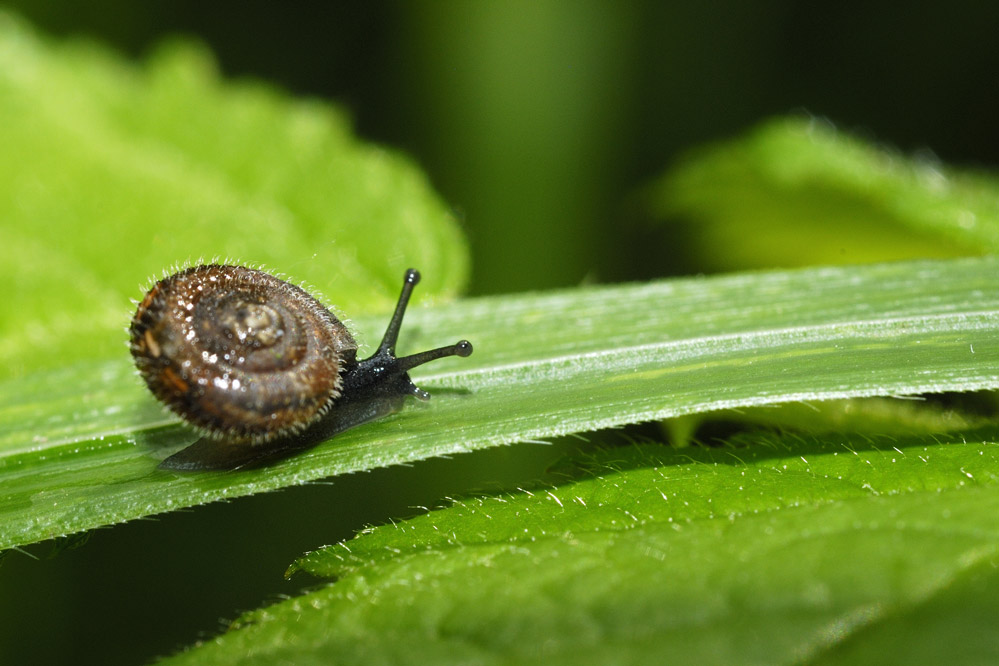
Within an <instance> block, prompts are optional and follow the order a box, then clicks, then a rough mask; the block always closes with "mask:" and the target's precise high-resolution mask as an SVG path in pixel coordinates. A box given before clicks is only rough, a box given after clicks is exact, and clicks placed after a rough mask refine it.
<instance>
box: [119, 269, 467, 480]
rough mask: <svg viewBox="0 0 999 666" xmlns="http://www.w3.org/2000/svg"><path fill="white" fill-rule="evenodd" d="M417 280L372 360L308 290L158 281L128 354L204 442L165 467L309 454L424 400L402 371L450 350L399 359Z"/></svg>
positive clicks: (207, 272) (407, 287)
mask: <svg viewBox="0 0 999 666" xmlns="http://www.w3.org/2000/svg"><path fill="white" fill-rule="evenodd" d="M419 280H420V274H419V273H418V272H417V271H416V270H414V269H409V270H408V271H406V274H405V278H404V282H403V288H402V293H401V294H400V296H399V301H398V303H397V305H396V309H395V313H394V314H393V316H392V319H391V320H390V322H389V325H388V328H387V329H386V331H385V336H384V338H383V339H382V342H381V344H380V345H379V347H378V349H377V350H376V351H375V353H374V354H373V355H372V356H371V357H370V358H367V359H363V360H358V358H357V343H356V341H355V340H354V337H353V336H352V335H351V333H350V331H348V330H347V328H346V326H344V324H343V323H342V322H341V321H340V320H339V319H337V317H336V316H335V315H334V314H333V313H332V312H330V311H329V309H327V308H326V307H325V306H324V305H322V304H321V303H320V302H319V301H317V300H316V299H315V298H313V297H312V296H311V295H309V294H308V293H307V292H306V291H304V290H303V289H301V288H300V287H297V286H295V285H293V284H290V283H288V282H285V281H283V280H281V279H279V278H276V277H274V276H273V275H270V274H268V273H265V272H263V271H260V270H256V269H252V268H246V267H243V266H231V265H217V264H212V265H206V266H195V267H192V268H188V269H186V270H183V271H180V272H179V273H176V274H174V275H171V276H169V277H166V278H164V279H162V280H160V281H159V282H157V283H156V284H155V285H153V287H152V288H151V289H150V290H149V292H148V293H147V294H146V295H145V297H144V298H143V299H142V301H141V302H140V303H139V306H138V308H137V310H136V312H135V315H134V316H133V318H132V322H131V326H130V327H129V334H130V349H131V352H132V357H133V358H134V360H135V364H136V367H137V368H138V370H139V374H140V375H141V376H142V377H143V379H144V380H145V381H146V384H147V385H148V386H149V389H150V391H152V393H153V394H154V395H155V396H156V397H157V398H158V399H159V400H160V401H161V402H163V403H164V404H165V405H166V406H167V407H169V408H170V409H171V410H172V411H173V412H174V413H176V414H178V415H179V416H181V417H182V418H183V419H184V420H185V421H187V422H188V423H190V424H191V425H193V426H195V427H196V428H198V429H199V430H201V431H202V432H203V433H204V437H202V438H201V439H200V440H198V441H197V442H195V443H194V444H192V445H191V446H189V447H187V448H186V449H183V450H182V451H180V452H178V453H176V454H174V455H172V456H170V457H169V458H167V459H166V460H164V461H163V462H162V463H161V467H165V468H171V469H233V468H237V467H243V466H247V465H255V464H258V463H261V462H267V461H269V460H271V459H273V458H276V457H279V456H283V455H288V454H290V453H293V452H295V451H298V450H301V449H304V448H308V447H310V446H314V445H315V444H318V443H319V442H321V441H323V440H325V439H329V438H330V437H332V436H333V435H336V434H337V433H339V432H343V431H344V430H347V429H349V428H352V427H354V426H357V425H360V424H362V423H367V422H368V421H372V420H374V419H377V418H380V417H382V416H385V415H387V414H391V413H393V412H396V411H398V410H399V409H401V408H402V406H403V404H404V399H405V397H406V396H407V395H413V396H415V397H417V398H420V399H422V400H426V399H428V398H429V397H430V395H429V394H428V393H427V392H426V391H424V390H422V389H420V388H418V387H417V386H416V385H415V384H413V382H412V380H411V379H410V378H409V374H408V372H409V370H411V369H412V368H414V367H416V366H418V365H422V364H423V363H426V362H428V361H432V360H434V359H438V358H443V357H446V356H468V355H469V354H471V353H472V345H471V344H470V343H469V342H468V341H467V340H462V341H460V342H458V343H456V344H454V345H449V346H446V347H440V348H438V349H432V350H429V351H425V352H422V353H419V354H414V355H412V356H405V357H402V358H396V356H395V345H396V340H397V338H398V335H399V329H400V326H401V324H402V318H403V314H404V313H405V310H406V306H407V304H408V302H409V298H410V295H411V294H412V291H413V287H415V286H416V284H417V283H419Z"/></svg>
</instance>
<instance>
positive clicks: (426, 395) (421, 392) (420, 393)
mask: <svg viewBox="0 0 999 666" xmlns="http://www.w3.org/2000/svg"><path fill="white" fill-rule="evenodd" d="M413 395H414V396H416V397H417V398H419V399H420V400H430V394H429V393H427V392H426V391H424V390H423V389H421V388H417V387H416V386H414V387H413Z"/></svg>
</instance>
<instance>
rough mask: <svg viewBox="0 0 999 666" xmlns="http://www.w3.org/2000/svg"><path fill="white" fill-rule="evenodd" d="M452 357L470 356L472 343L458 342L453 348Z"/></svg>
mask: <svg viewBox="0 0 999 666" xmlns="http://www.w3.org/2000/svg"><path fill="white" fill-rule="evenodd" d="M454 355H455V356H461V357H462V358H464V357H466V356H471V355H472V343H471V342H469V341H468V340H459V341H458V343H457V344H455V346H454Z"/></svg>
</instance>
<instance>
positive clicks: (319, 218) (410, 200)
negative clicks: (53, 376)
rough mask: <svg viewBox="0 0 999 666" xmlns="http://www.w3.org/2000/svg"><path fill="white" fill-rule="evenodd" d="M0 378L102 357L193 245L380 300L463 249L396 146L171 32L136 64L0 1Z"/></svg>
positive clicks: (377, 303)
mask: <svg viewBox="0 0 999 666" xmlns="http://www.w3.org/2000/svg"><path fill="white" fill-rule="evenodd" d="M0 145H3V146H4V150H3V151H2V153H0V233H2V234H3V238H2V241H3V242H2V243H0V266H2V268H0V289H2V290H3V292H4V293H5V294H8V295H9V296H8V298H5V299H4V300H3V302H2V306H0V331H2V332H3V336H2V338H0V376H19V375H22V374H24V373H25V372H28V371H30V370H33V369H37V368H40V367H46V366H48V367H53V366H59V365H62V364H65V363H68V362H72V361H76V360H92V359H94V358H108V357H112V356H118V355H120V353H121V350H122V348H123V345H124V340H125V336H124V335H123V334H122V333H121V329H122V327H123V325H124V324H125V323H126V322H127V320H128V319H127V318H128V316H129V310H130V307H129V300H128V299H129V298H139V297H140V296H141V295H142V290H141V287H142V285H143V284H145V283H146V282H147V281H148V280H149V278H150V277H151V276H157V277H158V276H159V275H160V274H162V272H163V271H164V270H166V269H169V268H171V267H175V266H176V265H177V264H180V263H189V262H194V261H197V260H199V258H204V259H211V258H229V259H232V260H235V261H240V262H249V263H253V264H263V265H266V266H270V267H272V268H273V269H275V270H278V271H281V272H282V273H285V274H288V275H290V276H291V278H292V279H294V280H305V281H307V282H309V283H310V284H312V285H314V286H315V288H317V289H318V290H319V291H320V292H321V293H327V294H328V295H330V296H333V295H335V297H336V301H335V302H336V304H337V306H338V307H340V308H343V310H344V311H345V312H347V313H350V314H358V313H363V312H365V311H373V310H379V309H385V308H387V307H389V306H390V305H391V303H392V300H393V299H394V297H395V295H396V294H397V293H398V289H399V284H400V279H401V278H400V276H401V275H402V271H403V270H405V268H406V267H408V266H417V267H419V268H420V269H422V271H423V273H424V274H425V275H426V280H425V281H424V284H423V285H421V288H420V292H421V293H420V297H421V298H426V297H427V296H428V295H429V296H430V297H433V296H435V295H453V294H454V293H455V291H456V290H457V289H458V288H459V287H460V286H461V285H462V284H463V283H464V281H465V277H466V274H467V269H468V266H467V264H468V257H467V250H466V247H465V243H464V241H463V240H462V239H461V237H460V235H459V232H458V229H457V225H456V224H455V222H454V220H453V219H452V218H451V217H450V215H449V213H448V211H447V208H446V207H445V205H444V204H443V203H442V202H441V201H440V199H439V198H437V196H436V195H435V194H434V193H433V192H432V191H431V190H430V189H429V187H428V185H427V183H426V181H425V179H424V177H423V175H422V174H421V173H420V172H419V171H418V170H416V169H415V168H414V167H413V166H412V165H411V164H410V163H409V162H408V161H407V160H406V159H405V158H402V157H400V156H398V155H394V154H392V153H389V152H388V151H386V150H384V149H380V148H376V147H372V146H369V145H366V144H363V143H360V142H358V141H357V140H356V139H354V138H353V136H351V134H350V129H349V127H348V124H347V122H346V121H345V119H344V117H343V114H342V113H341V112H339V111H338V110H336V109H335V108H333V107H332V106H330V105H329V104H327V103H324V102H319V101H308V100H306V101H298V100H292V99H290V98H288V97H287V96H286V95H285V94H283V93H280V92H278V91H277V90H276V89H273V88H270V87H268V86H265V85H263V84H258V83H253V84H251V83H229V82H224V81H222V80H220V79H219V76H218V74H217V72H216V71H215V65H214V61H213V59H212V57H211V56H210V55H209V54H208V53H207V52H206V51H205V50H204V49H203V48H200V47H197V46H194V45H192V44H190V43H187V42H171V43H169V44H167V45H165V46H163V47H161V48H160V49H159V50H158V51H157V52H156V53H155V54H154V55H153V56H152V58H151V59H150V61H149V62H148V64H147V65H146V66H145V67H144V68H141V69H140V68H137V67H134V66H130V65H127V64H125V63H124V62H122V61H121V60H119V59H117V58H116V57H115V56H114V55H112V54H110V53H108V52H107V51H106V50H105V49H103V48H101V47H98V46H95V45H93V44H92V43H80V42H73V43H69V44H66V45H60V46H55V47H49V46H47V45H46V43H45V42H44V41H41V40H39V39H38V38H37V37H35V35H34V34H33V33H32V32H31V31H30V30H29V29H28V28H27V27H26V26H25V25H24V24H22V23H20V22H19V21H17V20H16V19H14V18H12V17H11V16H10V15H9V14H6V13H0Z"/></svg>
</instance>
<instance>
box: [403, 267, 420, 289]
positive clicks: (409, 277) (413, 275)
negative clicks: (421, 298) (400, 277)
mask: <svg viewBox="0 0 999 666" xmlns="http://www.w3.org/2000/svg"><path fill="white" fill-rule="evenodd" d="M405 280H406V283H407V284H411V285H413V286H416V285H418V284H420V271H418V270H416V269H415V268H409V269H406V276H405Z"/></svg>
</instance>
